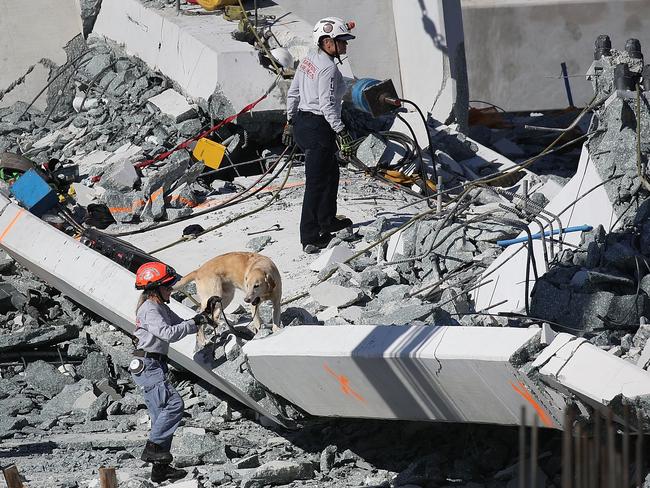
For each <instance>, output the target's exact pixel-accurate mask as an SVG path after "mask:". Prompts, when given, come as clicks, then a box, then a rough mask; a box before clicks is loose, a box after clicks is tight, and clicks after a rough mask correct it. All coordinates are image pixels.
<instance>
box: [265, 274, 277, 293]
mask: <svg viewBox="0 0 650 488" xmlns="http://www.w3.org/2000/svg"><path fill="white" fill-rule="evenodd" d="M266 282H267V283H268V284H269V288H270V289H271V290H274V289H275V286H276V285H275V280H274V279H273V276H270V275H268V276H267V277H266Z"/></svg>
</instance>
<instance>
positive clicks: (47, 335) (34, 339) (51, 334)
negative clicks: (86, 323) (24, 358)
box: [0, 325, 79, 352]
mask: <svg viewBox="0 0 650 488" xmlns="http://www.w3.org/2000/svg"><path fill="white" fill-rule="evenodd" d="M78 334H79V331H78V330H77V328H76V327H75V326H74V325H64V326H49V327H43V328H39V329H27V330H22V331H20V332H13V333H9V334H1V335H0V352H8V351H12V350H23V349H31V348H34V347H40V346H46V345H50V344H58V343H60V342H63V341H65V340H68V339H73V338H75V337H77V335H78Z"/></svg>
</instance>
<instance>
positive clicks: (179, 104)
mask: <svg viewBox="0 0 650 488" xmlns="http://www.w3.org/2000/svg"><path fill="white" fill-rule="evenodd" d="M149 104H150V105H152V106H154V107H155V108H156V109H157V110H159V111H160V112H161V113H162V114H163V115H165V116H167V117H169V118H170V119H171V120H172V121H173V122H175V123H177V124H178V123H179V122H184V121H185V120H189V119H192V118H194V117H196V112H195V110H194V108H193V107H192V106H191V105H190V104H189V103H187V100H186V99H185V97H184V96H183V95H181V94H180V93H178V92H177V91H176V90H174V89H172V88H169V89H168V90H165V91H164V92H162V93H160V94H158V95H156V96H154V97H151V98H150V99H149Z"/></svg>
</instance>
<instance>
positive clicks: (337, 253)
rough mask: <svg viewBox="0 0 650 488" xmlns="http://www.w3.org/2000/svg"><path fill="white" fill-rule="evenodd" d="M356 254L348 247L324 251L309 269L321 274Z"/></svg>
mask: <svg viewBox="0 0 650 488" xmlns="http://www.w3.org/2000/svg"><path fill="white" fill-rule="evenodd" d="M354 254H355V252H354V251H353V250H352V249H350V248H349V247H347V246H334V247H332V248H330V249H327V250H325V251H323V252H322V253H321V255H320V256H319V257H318V259H316V260H315V261H314V262H313V263H311V264H310V265H309V269H311V270H312V271H316V272H317V273H320V272H321V271H323V270H324V269H327V268H329V267H330V266H332V265H334V264H337V263H342V262H343V261H345V260H347V259H349V258H351V257H352V256H354Z"/></svg>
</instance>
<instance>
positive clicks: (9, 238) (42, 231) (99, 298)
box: [0, 196, 284, 425]
mask: <svg viewBox="0 0 650 488" xmlns="http://www.w3.org/2000/svg"><path fill="white" fill-rule="evenodd" d="M0 229H2V231H0V247H2V249H4V250H5V251H6V252H7V253H8V254H9V255H11V256H12V257H13V258H14V259H15V260H16V261H17V262H18V263H20V264H21V265H23V266H25V267H26V268H27V269H29V270H30V271H31V272H33V273H34V274H35V275H37V276H38V277H40V278H41V279H43V280H44V281H46V282H47V283H49V284H50V285H51V286H54V287H55V288H57V289H58V290H60V291H61V292H62V293H64V294H66V295H67V296H69V297H70V298H72V299H73V300H75V301H76V302H77V303H79V304H81V305H83V306H84V307H86V308H88V309H89V310H92V311H93V312H95V313H97V314H98V315H100V316H102V317H104V318H105V319H106V320H108V321H110V322H111V323H113V324H115V325H116V326H118V327H120V328H121V329H122V330H124V331H126V332H128V333H131V332H132V331H133V328H134V323H135V306H136V303H137V300H138V296H139V293H138V292H137V291H136V290H135V289H134V287H133V282H134V281H133V280H134V275H133V273H131V272H130V271H128V270H127V269H125V268H123V267H121V266H119V265H118V264H116V263H114V262H113V261H111V260H110V259H108V258H106V257H104V256H102V255H100V254H98V253H97V252H95V251H93V250H92V249H90V248H88V247H86V246H84V245H83V244H81V243H80V242H78V241H76V240H75V239H73V238H71V237H69V236H67V235H66V234H64V233H62V232H60V231H59V230H57V229H55V228H54V227H52V226H50V225H48V224H46V223H45V222H43V221H42V220H40V219H39V218H37V217H35V216H34V215H32V214H30V213H29V212H27V211H25V210H24V209H22V208H20V207H19V206H17V205H15V204H13V203H11V202H10V201H9V200H8V199H7V198H5V197H2V196H0ZM43 243H47V246H44V245H43ZM170 306H171V308H172V310H174V312H175V313H177V314H178V315H179V316H180V317H183V318H190V317H192V316H193V315H194V313H195V312H194V311H193V310H191V309H190V308H188V307H185V306H183V305H181V304H180V303H178V302H175V301H172V303H171V305H170ZM195 344H196V336H195V335H190V336H187V337H185V338H184V339H183V340H181V341H179V342H176V343H174V344H172V345H171V346H170V349H169V358H170V359H171V360H172V361H173V362H174V363H176V364H178V365H179V366H181V367H183V368H185V369H186V370H188V371H190V372H192V373H193V374H195V375H197V376H199V377H200V378H202V379H203V380H205V381H207V382H208V383H210V384H211V385H213V386H214V387H216V388H217V389H219V390H221V391H223V392H224V393H226V394H227V395H229V396H231V397H232V398H234V399H236V400H237V401H239V402H241V403H243V404H244V405H246V406H248V407H250V408H252V409H254V410H256V411H257V412H259V413H260V414H262V415H264V416H267V417H268V418H270V419H271V420H273V421H275V422H276V423H278V424H280V425H283V424H284V423H283V421H282V420H281V419H279V418H278V417H276V416H274V415H273V414H272V413H270V412H269V411H268V410H266V409H265V408H264V407H262V406H261V405H259V404H258V403H257V402H256V401H254V400H253V399H252V398H250V397H249V396H248V395H246V394H245V393H243V392H242V391H241V390H239V389H238V388H237V387H235V386H233V385H232V384H230V383H229V382H228V381H226V380H225V379H223V378H221V377H219V376H218V375H216V374H215V373H213V372H212V371H211V370H210V369H208V368H207V367H205V366H203V365H201V364H199V363H197V362H195V360H194V359H193V356H194V348H195Z"/></svg>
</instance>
